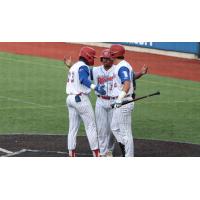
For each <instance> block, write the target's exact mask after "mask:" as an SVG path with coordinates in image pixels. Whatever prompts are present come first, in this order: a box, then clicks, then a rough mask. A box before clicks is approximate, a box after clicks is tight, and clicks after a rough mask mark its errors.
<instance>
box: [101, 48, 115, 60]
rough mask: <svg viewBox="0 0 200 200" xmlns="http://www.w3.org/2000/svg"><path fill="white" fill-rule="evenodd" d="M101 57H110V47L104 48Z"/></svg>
mask: <svg viewBox="0 0 200 200" xmlns="http://www.w3.org/2000/svg"><path fill="white" fill-rule="evenodd" d="M102 58H110V59H111V58H112V56H111V52H110V49H104V50H103V51H102V52H101V56H100V59H102Z"/></svg>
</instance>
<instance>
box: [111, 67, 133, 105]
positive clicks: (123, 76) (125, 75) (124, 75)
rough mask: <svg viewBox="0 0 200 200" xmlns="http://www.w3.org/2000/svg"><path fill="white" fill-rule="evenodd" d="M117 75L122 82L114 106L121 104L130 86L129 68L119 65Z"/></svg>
mask: <svg viewBox="0 0 200 200" xmlns="http://www.w3.org/2000/svg"><path fill="white" fill-rule="evenodd" d="M118 76H119V78H120V80H121V83H122V84H123V88H122V91H121V92H120V94H119V96H118V98H117V100H116V102H115V105H116V106H115V107H120V106H121V104H122V100H123V98H124V97H125V96H126V94H127V93H128V91H129V90H130V87H131V77H130V70H129V69H128V68H127V67H121V68H120V69H119V72H118Z"/></svg>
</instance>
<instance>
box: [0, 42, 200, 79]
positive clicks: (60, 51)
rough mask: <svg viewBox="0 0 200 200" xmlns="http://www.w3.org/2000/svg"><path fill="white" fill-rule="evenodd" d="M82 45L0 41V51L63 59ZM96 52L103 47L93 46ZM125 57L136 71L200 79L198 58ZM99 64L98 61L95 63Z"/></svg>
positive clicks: (75, 54) (138, 54)
mask: <svg viewBox="0 0 200 200" xmlns="http://www.w3.org/2000/svg"><path fill="white" fill-rule="evenodd" d="M82 46H83V45H80V44H72V43H62V42H0V51H4V52H10V53H16V54H25V55H33V56H42V57H47V58H54V59H58V60H63V57H64V55H66V56H70V55H71V56H72V59H73V60H76V59H77V57H78V52H79V50H80V48H81V47H82ZM95 49H96V50H97V54H98V55H100V52H101V50H102V49H103V48H101V47H95ZM126 59H127V60H128V61H129V62H130V63H131V64H132V66H133V67H134V69H135V70H136V71H137V70H139V69H140V68H141V65H143V64H146V65H148V66H149V67H150V70H149V73H150V74H156V75H161V76H168V77H173V78H179V79H185V80H193V81H200V60H195V59H184V58H176V57H170V56H163V55H156V54H149V53H141V52H132V51H127V54H126ZM95 64H96V65H99V64H100V63H99V62H96V63H95Z"/></svg>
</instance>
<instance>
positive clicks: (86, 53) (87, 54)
mask: <svg viewBox="0 0 200 200" xmlns="http://www.w3.org/2000/svg"><path fill="white" fill-rule="evenodd" d="M95 54H96V51H95V50H94V49H93V48H91V47H83V48H81V50H80V53H79V57H83V58H85V59H86V60H87V62H88V64H89V65H90V66H92V65H94V58H96V56H95Z"/></svg>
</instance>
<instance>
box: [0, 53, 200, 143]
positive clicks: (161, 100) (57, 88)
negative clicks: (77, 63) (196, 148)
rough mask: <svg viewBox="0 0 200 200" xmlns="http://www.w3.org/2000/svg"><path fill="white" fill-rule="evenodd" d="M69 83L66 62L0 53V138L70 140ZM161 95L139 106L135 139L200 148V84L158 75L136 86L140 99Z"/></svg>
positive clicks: (136, 110) (81, 132)
mask: <svg viewBox="0 0 200 200" xmlns="http://www.w3.org/2000/svg"><path fill="white" fill-rule="evenodd" d="M194 73H195V72H194ZM65 82H66V69H65V67H64V66H63V62H62V61H57V60H53V59H46V58H39V57H32V56H24V55H15V54H8V53H3V52H0V105H1V106H0V134H16V133H26V134H41V133H42V134H67V130H68V116H67V109H66V106H65V98H66V95H65ZM157 90H160V92H161V95H160V96H156V97H152V98H149V99H146V100H142V101H140V102H137V103H136V106H135V111H134V112H133V127H134V128H133V129H134V137H135V138H146V139H161V140H170V141H181V142H190V143H198V144H200V83H198V82H193V81H184V80H178V79H172V78H166V77H160V76H155V75H147V76H145V77H143V78H142V79H140V80H138V81H137V95H138V96H140V95H146V94H149V93H151V92H154V91H157ZM91 98H92V102H93V104H95V96H94V94H92V95H91ZM81 134H84V127H83V125H82V126H81V128H80V135H81Z"/></svg>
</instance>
